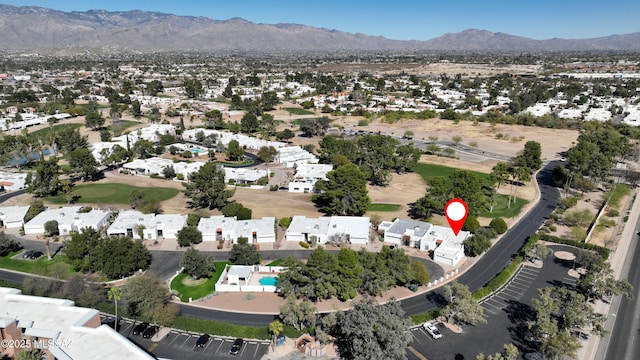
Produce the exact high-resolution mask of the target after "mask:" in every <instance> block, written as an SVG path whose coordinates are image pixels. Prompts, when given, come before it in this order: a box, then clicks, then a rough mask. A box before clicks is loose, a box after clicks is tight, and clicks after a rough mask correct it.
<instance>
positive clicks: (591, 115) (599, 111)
mask: <svg viewBox="0 0 640 360" xmlns="http://www.w3.org/2000/svg"><path fill="white" fill-rule="evenodd" d="M584 119H585V120H586V121H591V120H595V121H600V122H605V121H609V120H610V119H611V111H609V110H606V109H603V108H591V110H589V112H588V113H587V114H586V115H585V116H584Z"/></svg>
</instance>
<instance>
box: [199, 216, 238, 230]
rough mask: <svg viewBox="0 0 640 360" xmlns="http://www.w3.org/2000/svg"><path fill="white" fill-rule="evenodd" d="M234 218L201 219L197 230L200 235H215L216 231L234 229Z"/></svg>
mask: <svg viewBox="0 0 640 360" xmlns="http://www.w3.org/2000/svg"><path fill="white" fill-rule="evenodd" d="M235 224H236V218H235V217H226V216H223V215H217V216H212V217H208V218H201V219H200V221H199V222H198V230H200V232H201V233H202V234H215V233H216V231H217V229H227V230H229V229H235Z"/></svg>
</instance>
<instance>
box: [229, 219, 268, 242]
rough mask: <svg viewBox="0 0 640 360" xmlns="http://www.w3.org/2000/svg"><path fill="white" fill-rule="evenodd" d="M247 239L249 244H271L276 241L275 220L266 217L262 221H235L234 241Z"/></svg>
mask: <svg viewBox="0 0 640 360" xmlns="http://www.w3.org/2000/svg"><path fill="white" fill-rule="evenodd" d="M239 237H244V238H247V240H248V241H249V243H250V244H253V243H257V244H262V243H272V242H275V241H276V218H274V217H271V216H268V217H263V218H262V219H250V220H236V241H235V242H237V239H238V238H239Z"/></svg>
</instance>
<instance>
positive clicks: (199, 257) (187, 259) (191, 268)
mask: <svg viewBox="0 0 640 360" xmlns="http://www.w3.org/2000/svg"><path fill="white" fill-rule="evenodd" d="M180 266H182V267H183V268H184V271H185V272H186V273H187V274H189V276H191V277H192V278H194V279H200V278H203V277H210V276H211V271H212V269H211V264H210V263H209V261H207V258H206V257H205V256H204V254H202V253H201V252H200V250H198V249H195V248H192V247H190V248H188V249H187V251H185V252H184V254H182V259H180Z"/></svg>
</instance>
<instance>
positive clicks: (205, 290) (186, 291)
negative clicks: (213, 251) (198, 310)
mask: <svg viewBox="0 0 640 360" xmlns="http://www.w3.org/2000/svg"><path fill="white" fill-rule="evenodd" d="M227 264H230V262H227V261H221V262H218V261H216V262H215V265H216V269H215V271H214V272H213V273H212V275H211V277H210V278H208V279H207V280H206V281H205V282H203V283H202V284H200V285H197V286H189V285H185V284H184V283H183V282H182V281H183V280H184V279H185V278H187V277H189V275H188V274H187V273H184V272H183V273H180V275H178V276H176V277H175V278H173V280H172V281H171V290H175V291H177V292H178V294H179V295H178V297H180V300H181V301H183V302H188V301H189V298H191V299H193V300H196V299H200V298H203V297H205V296H207V295H209V294H212V293H213V292H214V291H215V289H216V282H217V281H218V279H219V278H220V275H222V272H223V271H224V268H225V267H226V266H227Z"/></svg>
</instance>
